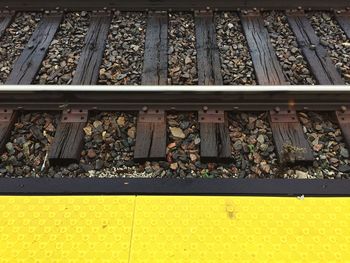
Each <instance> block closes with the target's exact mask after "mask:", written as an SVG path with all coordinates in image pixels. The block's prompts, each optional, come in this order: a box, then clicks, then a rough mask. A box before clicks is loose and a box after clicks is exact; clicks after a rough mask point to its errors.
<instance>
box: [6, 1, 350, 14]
mask: <svg viewBox="0 0 350 263" xmlns="http://www.w3.org/2000/svg"><path fill="white" fill-rule="evenodd" d="M349 5H350V4H349V1H348V0H335V1H328V0H284V1H276V0H234V1H230V0H200V1H199V0H178V1H170V0H134V1H124V0H99V1H95V0H51V1H46V0H1V1H0V10H1V9H10V10H16V11H23V10H26V11H38V10H42V9H43V10H58V9H61V10H69V11H73V10H75V11H81V10H87V11H88V10H99V9H100V10H101V9H117V10H127V11H142V10H169V9H171V10H187V11H190V10H196V9H197V10H208V9H213V10H237V9H252V8H259V9H261V8H263V9H265V10H266V9H275V10H276V9H279V10H282V9H293V8H298V7H301V8H303V9H314V10H325V9H332V8H333V9H334V8H336V9H343V8H346V7H349Z"/></svg>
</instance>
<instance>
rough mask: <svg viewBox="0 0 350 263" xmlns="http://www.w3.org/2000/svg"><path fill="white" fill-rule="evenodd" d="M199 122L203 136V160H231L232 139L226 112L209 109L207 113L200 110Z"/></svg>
mask: <svg viewBox="0 0 350 263" xmlns="http://www.w3.org/2000/svg"><path fill="white" fill-rule="evenodd" d="M215 112H216V113H215ZM199 122H200V126H199V127H200V136H201V146H200V158H201V161H202V162H229V161H231V160H232V154H231V140H230V136H229V130H228V123H227V120H226V116H225V114H224V113H223V112H219V111H207V112H205V113H202V112H200V113H199Z"/></svg>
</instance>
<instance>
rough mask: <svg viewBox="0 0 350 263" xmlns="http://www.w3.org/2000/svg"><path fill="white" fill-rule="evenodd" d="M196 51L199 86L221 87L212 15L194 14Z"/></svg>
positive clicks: (208, 13)
mask: <svg viewBox="0 0 350 263" xmlns="http://www.w3.org/2000/svg"><path fill="white" fill-rule="evenodd" d="M195 28H196V50H197V68H198V84H199V85H222V84H223V82H222V76H221V65H220V55H219V50H218V46H217V41H216V34H215V26H214V18H213V13H212V12H210V11H208V12H207V11H205V12H196V13H195Z"/></svg>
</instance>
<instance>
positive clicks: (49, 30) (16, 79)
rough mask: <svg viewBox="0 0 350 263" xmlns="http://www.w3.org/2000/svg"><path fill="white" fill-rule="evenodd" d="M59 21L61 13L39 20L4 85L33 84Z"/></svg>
mask: <svg viewBox="0 0 350 263" xmlns="http://www.w3.org/2000/svg"><path fill="white" fill-rule="evenodd" d="M61 20H62V14H61V13H52V14H48V15H45V16H44V17H43V18H42V19H41V20H40V22H39V25H38V26H37V28H36V29H35V31H34V32H33V34H32V36H31V38H30V39H29V41H28V43H27V45H26V47H25V49H24V50H23V51H22V53H21V55H20V56H19V57H18V59H17V60H16V62H15V63H14V65H13V69H12V71H11V73H10V75H9V77H8V78H7V80H6V84H31V83H32V82H33V80H34V79H35V76H36V74H37V72H38V71H39V69H40V67H41V63H42V61H43V59H44V58H45V55H46V53H47V51H48V49H49V46H50V43H51V41H52V40H53V37H54V36H55V34H56V31H57V29H58V27H59V25H60V23H61Z"/></svg>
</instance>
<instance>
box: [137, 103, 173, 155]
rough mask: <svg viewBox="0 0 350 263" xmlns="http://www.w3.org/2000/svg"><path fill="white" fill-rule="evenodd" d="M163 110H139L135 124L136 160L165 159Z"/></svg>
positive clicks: (164, 120)
mask: <svg viewBox="0 0 350 263" xmlns="http://www.w3.org/2000/svg"><path fill="white" fill-rule="evenodd" d="M166 138H167V132H166V118H165V111H164V110H158V109H148V110H145V111H140V113H139V116H138V120H137V126H136V145H135V150H134V160H135V161H136V162H144V161H156V160H158V161H159V160H165V158H166V142H167V139H166Z"/></svg>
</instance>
